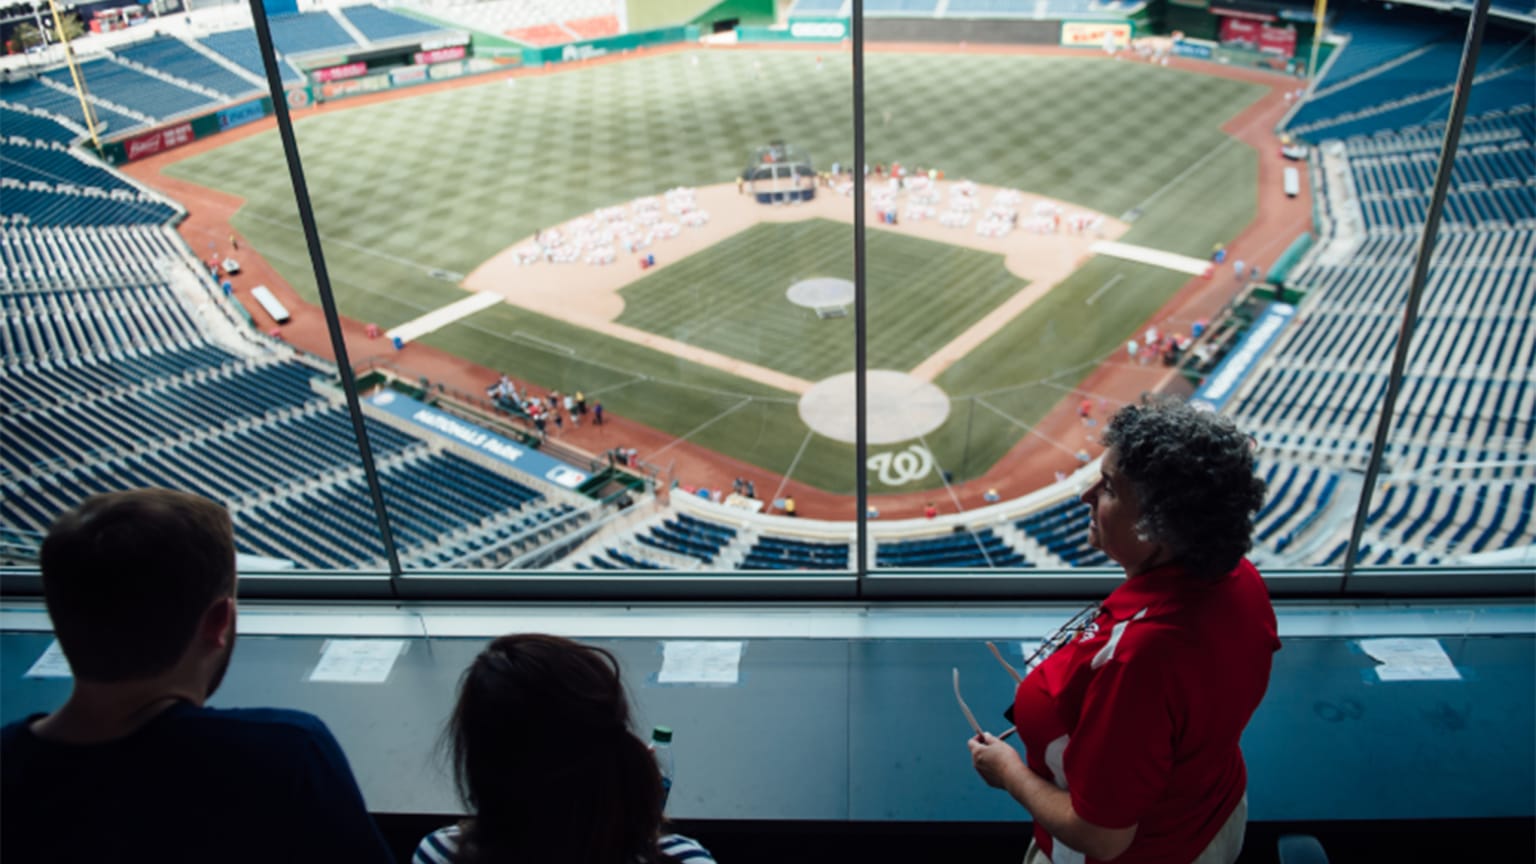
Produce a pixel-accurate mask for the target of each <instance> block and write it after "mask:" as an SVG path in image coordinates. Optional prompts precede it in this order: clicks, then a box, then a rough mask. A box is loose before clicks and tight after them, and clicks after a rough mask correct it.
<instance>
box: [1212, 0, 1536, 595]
mask: <svg viewBox="0 0 1536 864" xmlns="http://www.w3.org/2000/svg"><path fill="white" fill-rule="evenodd" d="M1334 24H1335V28H1336V30H1337V31H1338V32H1340V33H1348V34H1350V35H1351V36H1352V37H1353V39H1352V41H1351V42H1349V44H1348V46H1347V47H1345V48H1344V49H1342V51H1340V52H1339V53H1338V56H1337V57H1334V58H1332V60H1331V63H1330V64H1329V65H1327V66H1325V67H1324V70H1325V71H1324V73H1323V75H1322V76H1321V80H1320V81H1319V82H1318V84H1317V88H1316V90H1315V91H1314V92H1313V93H1312V94H1311V96H1310V97H1309V98H1308V99H1307V101H1306V102H1305V104H1303V105H1301V106H1300V107H1299V108H1298V109H1297V110H1296V111H1295V112H1294V113H1293V114H1292V115H1291V117H1290V118H1289V123H1288V127H1287V128H1288V130H1289V131H1290V132H1292V133H1294V135H1295V136H1296V137H1297V138H1298V139H1299V140H1302V141H1306V142H1308V143H1312V144H1316V145H1317V146H1315V147H1314V148H1312V150H1311V159H1310V172H1309V173H1310V175H1311V180H1312V188H1313V190H1314V192H1315V193H1317V200H1316V201H1315V203H1314V210H1315V212H1316V213H1317V214H1318V222H1319V224H1318V225H1317V226H1315V238H1316V243H1315V244H1314V245H1313V247H1312V248H1311V249H1310V250H1309V251H1308V252H1307V253H1306V254H1305V255H1303V256H1301V257H1300V258H1299V259H1298V262H1297V264H1296V266H1295V267H1294V268H1293V269H1290V270H1289V271H1288V272H1284V273H1279V272H1276V273H1275V274H1274V275H1275V276H1279V277H1282V279H1283V287H1282V289H1281V293H1282V295H1283V296H1282V299H1283V300H1284V301H1286V302H1288V303H1290V304H1292V305H1294V306H1295V313H1294V315H1288V316H1286V317H1287V318H1288V319H1289V320H1287V321H1284V322H1283V323H1282V322H1280V321H1279V320H1276V319H1271V321H1272V323H1273V326H1274V328H1275V330H1276V332H1277V333H1278V336H1277V338H1276V339H1275V341H1274V342H1273V344H1272V346H1271V347H1270V348H1269V349H1268V350H1267V351H1266V352H1265V353H1264V355H1263V359H1262V360H1261V361H1260V362H1259V364H1258V366H1257V368H1256V370H1255V372H1254V373H1252V374H1251V375H1250V378H1249V383H1247V384H1245V385H1244V386H1243V388H1242V389H1241V390H1240V391H1239V393H1238V396H1237V397H1236V407H1235V413H1236V415H1237V416H1238V417H1239V418H1240V420H1243V421H1245V422H1246V423H1247V425H1249V426H1250V427H1251V428H1252V429H1253V430H1254V431H1255V434H1256V435H1257V437H1258V439H1259V440H1260V442H1261V444H1262V445H1263V456H1262V457H1261V458H1262V460H1263V462H1264V463H1265V464H1269V465H1271V468H1269V469H1268V470H1270V471H1273V472H1274V479H1273V481H1272V491H1271V501H1270V502H1269V503H1268V504H1267V505H1266V514H1265V517H1264V518H1262V519H1261V520H1260V525H1259V533H1258V538H1257V540H1258V543H1257V549H1256V553H1255V554H1256V557H1258V558H1261V559H1262V560H1266V561H1271V562H1274V563H1275V564H1279V565H1284V566H1308V567H1338V566H1342V565H1343V563H1344V559H1345V558H1346V557H1347V552H1348V543H1349V538H1350V533H1351V529H1352V527H1353V524H1354V520H1355V519H1356V518H1357V507H1358V505H1359V503H1360V502H1361V500H1362V496H1361V493H1362V487H1363V485H1364V483H1365V482H1366V479H1365V478H1366V469H1367V464H1368V460H1369V459H1370V457H1371V455H1372V451H1373V439H1374V437H1375V435H1376V434H1377V428H1378V423H1379V422H1380V416H1381V413H1382V410H1383V407H1384V406H1383V401H1384V399H1385V395H1386V392H1387V385H1388V379H1389V375H1390V370H1391V367H1392V359H1393V357H1392V355H1393V351H1394V350H1395V347H1396V344H1397V339H1398V336H1399V333H1400V330H1401V327H1402V323H1403V315H1404V309H1405V307H1406V305H1407V301H1408V297H1409V289H1410V285H1411V282H1412V274H1413V270H1414V264H1415V260H1416V255H1417V253H1418V247H1419V243H1420V238H1421V236H1422V234H1423V231H1424V225H1425V221H1426V217H1427V214H1428V208H1429V205H1430V200H1431V193H1432V190H1433V186H1434V181H1435V174H1436V171H1437V170H1438V167H1439V161H1440V158H1439V157H1440V153H1441V150H1442V146H1443V139H1444V137H1445V135H1446V132H1447V120H1448V117H1449V114H1450V106H1451V93H1452V91H1453V86H1452V85H1453V84H1454V82H1455V76H1456V73H1457V67H1458V65H1459V63H1460V62H1461V55H1462V46H1463V40H1464V34H1465V32H1466V24H1467V15H1466V13H1464V12H1461V13H1455V14H1451V15H1447V14H1444V13H1430V12H1425V11H1423V10H1413V9H1409V8H1399V9H1397V10H1394V11H1393V12H1392V13H1387V12H1385V11H1383V10H1380V9H1371V8H1368V7H1359V8H1354V7H1346V9H1345V10H1344V11H1341V12H1340V15H1339V18H1338V20H1336V21H1335V22H1334ZM1404 39H1409V40H1416V41H1414V44H1413V46H1410V47H1411V48H1412V51H1411V53H1413V54H1414V56H1415V57H1417V58H1418V65H1416V66H1415V67H1414V69H1413V70H1412V71H1407V72H1398V73H1396V74H1394V75H1393V76H1392V77H1393V78H1394V79H1401V81H1402V83H1403V84H1405V85H1408V86H1410V87H1411V88H1412V90H1413V92H1412V95H1411V96H1410V97H1409V98H1407V99H1400V100H1398V104H1395V106H1394V105H1393V104H1381V103H1386V102H1387V96H1389V95H1394V94H1392V93H1389V92H1388V91H1383V90H1381V89H1379V87H1378V86H1377V85H1366V84H1364V83H1362V82H1361V81H1360V80H1359V79H1357V78H1356V77H1354V76H1356V75H1358V74H1359V73H1360V72H1361V71H1362V70H1365V69H1368V68H1371V66H1370V64H1371V63H1372V62H1379V61H1373V60H1372V59H1371V58H1377V57H1381V56H1390V54H1391V53H1392V51H1393V50H1404V46H1403V45H1401V44H1397V43H1400V42H1401V41H1402V40H1404ZM1362 58H1365V59H1362ZM1530 61H1531V46H1530V30H1529V27H1528V26H1519V25H1516V26H1511V24H1510V22H1508V21H1500V20H1499V19H1497V18H1495V19H1491V20H1490V23H1489V27H1488V30H1487V32H1486V34H1485V36H1484V40H1483V43H1482V46H1481V56H1480V58H1479V62H1478V65H1477V73H1478V79H1477V81H1478V82H1479V83H1477V84H1476V85H1475V86H1474V87H1473V89H1472V92H1471V98H1470V99H1469V103H1468V111H1467V116H1466V124H1465V127H1464V128H1463V130H1462V137H1461V142H1460V147H1459V149H1458V151H1457V154H1456V158H1455V164H1454V170H1453V173H1452V176H1451V182H1450V186H1449V195H1448V197H1447V199H1446V206H1445V210H1444V213H1443V217H1442V222H1441V224H1440V228H1439V232H1438V235H1437V238H1436V240H1435V242H1434V245H1433V257H1432V258H1431V266H1430V269H1429V271H1428V278H1427V280H1426V282H1425V284H1424V289H1423V293H1422V298H1421V301H1420V304H1419V309H1418V318H1417V320H1416V322H1415V330H1414V335H1413V339H1412V342H1411V343H1410V347H1409V350H1408V354H1407V363H1406V366H1405V367H1404V374H1403V378H1402V380H1401V390H1400V392H1399V395H1398V397H1397V403H1396V406H1395V410H1394V411H1393V416H1392V420H1391V426H1390V430H1391V431H1390V434H1389V437H1388V439H1387V443H1386V447H1385V448H1384V449H1383V452H1382V453H1381V466H1380V469H1379V476H1378V477H1377V479H1376V482H1375V483H1374V488H1373V489H1372V490H1371V495H1370V498H1369V501H1370V504H1369V509H1368V510H1367V511H1366V513H1365V514H1364V516H1365V519H1364V526H1363V532H1362V534H1361V542H1360V546H1359V549H1358V551H1357V554H1356V556H1355V563H1356V564H1357V565H1358V566H1361V567H1367V568H1368V567H1391V568H1402V567H1413V566H1420V567H1422V566H1425V565H1447V564H1456V565H1468V564H1509V563H1515V562H1518V561H1519V560H1520V556H1521V554H1522V553H1521V552H1520V551H1519V550H1520V549H1521V548H1522V547H1523V548H1526V549H1528V548H1529V547H1530V545H1531V529H1530V527H1529V526H1530V522H1529V513H1530V510H1531V503H1532V502H1531V500H1530V497H1529V495H1530V493H1531V488H1532V485H1533V484H1532V483H1531V477H1532V474H1531V468H1532V466H1531V463H1530V452H1531V429H1530V423H1529V417H1530V416H1531V411H1530V406H1529V400H1530V398H1531V397H1532V395H1536V394H1529V393H1528V392H1527V391H1528V389H1529V388H1528V387H1527V384H1526V382H1528V381H1529V380H1530V379H1531V373H1532V356H1531V352H1532V346H1533V345H1536V334H1533V333H1532V332H1531V329H1530V321H1531V312H1530V310H1531V306H1532V304H1531V298H1530V296H1529V291H1530V286H1531V284H1532V272H1531V271H1532V263H1531V262H1532V256H1531V249H1530V245H1531V241H1532V237H1533V234H1532V231H1531V227H1532V225H1533V224H1536V223H1533V221H1532V217H1533V216H1536V210H1533V209H1532V201H1533V199H1532V198H1531V196H1530V195H1529V189H1528V186H1527V185H1526V183H1527V180H1528V178H1529V176H1530V174H1531V167H1532V161H1531V152H1532V150H1531V146H1532V141H1533V137H1536V136H1533V130H1536V124H1533V121H1532V117H1533V114H1532V94H1533V92H1536V90H1533V87H1532V67H1531V65H1530ZM1362 64H1364V65H1362ZM1373 106H1377V107H1374V108H1373ZM1368 109H1369V110H1368ZM1277 270H1278V268H1277ZM1272 278H1273V277H1272ZM1274 308H1281V307H1273V308H1272V310H1271V314H1273V311H1274ZM1260 326H1263V325H1262V323H1261V325H1260ZM1256 329H1257V328H1256ZM1523 403H1524V404H1523ZM1524 554H1527V555H1528V553H1524Z"/></svg>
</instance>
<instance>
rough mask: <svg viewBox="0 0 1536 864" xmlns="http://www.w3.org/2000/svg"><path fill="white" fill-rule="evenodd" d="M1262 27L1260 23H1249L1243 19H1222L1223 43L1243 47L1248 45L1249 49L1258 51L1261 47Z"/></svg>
mask: <svg viewBox="0 0 1536 864" xmlns="http://www.w3.org/2000/svg"><path fill="white" fill-rule="evenodd" d="M1260 26H1262V25H1261V24H1260V23H1259V22H1258V21H1248V20H1246V19H1243V18H1222V19H1221V41H1222V42H1223V43H1229V42H1236V43H1238V44H1241V45H1247V46H1248V47H1249V48H1253V49H1257V48H1258V47H1259V27H1260Z"/></svg>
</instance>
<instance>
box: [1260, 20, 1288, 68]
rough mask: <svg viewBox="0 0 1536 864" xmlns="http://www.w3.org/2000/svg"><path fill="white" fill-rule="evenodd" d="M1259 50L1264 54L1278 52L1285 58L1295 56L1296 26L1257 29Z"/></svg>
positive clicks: (1267, 26)
mask: <svg viewBox="0 0 1536 864" xmlns="http://www.w3.org/2000/svg"><path fill="white" fill-rule="evenodd" d="M1259 50H1260V51H1263V52H1264V53H1266V54H1278V55H1280V56H1281V57H1285V58H1287V59H1289V58H1291V57H1295V56H1296V28H1294V27H1271V26H1269V25H1268V24H1265V25H1263V26H1262V27H1261V28H1260V29H1259Z"/></svg>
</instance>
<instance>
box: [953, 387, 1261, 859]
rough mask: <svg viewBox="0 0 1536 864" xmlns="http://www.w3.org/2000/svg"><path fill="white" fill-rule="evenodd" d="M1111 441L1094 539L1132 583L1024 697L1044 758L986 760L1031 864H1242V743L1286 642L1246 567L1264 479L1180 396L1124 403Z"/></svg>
mask: <svg viewBox="0 0 1536 864" xmlns="http://www.w3.org/2000/svg"><path fill="white" fill-rule="evenodd" d="M1103 440H1104V444H1105V445H1106V447H1107V448H1108V449H1107V450H1106V452H1105V454H1104V459H1103V462H1102V466H1101V471H1102V476H1101V477H1100V479H1099V480H1098V482H1097V483H1095V484H1094V485H1093V486H1092V487H1090V488H1089V489H1088V491H1087V492H1085V493H1083V502H1084V503H1086V504H1087V505H1088V506H1089V507H1090V508H1091V514H1092V517H1091V521H1090V522H1089V527H1088V541H1089V543H1091V544H1092V545H1093V546H1095V547H1097V548H1098V549H1101V550H1103V552H1104V553H1105V554H1106V555H1108V556H1109V557H1110V558H1111V559H1113V560H1114V561H1115V562H1116V563H1118V564H1119V565H1120V566H1121V567H1123V568H1124V569H1125V575H1126V581H1125V583H1124V584H1123V585H1121V586H1120V587H1119V588H1117V589H1115V591H1114V593H1112V594H1110V595H1109V597H1108V598H1106V599H1105V600H1104V602H1103V603H1102V604H1100V606H1099V607H1098V610H1097V613H1096V614H1095V615H1093V616H1091V620H1089V621H1088V623H1087V624H1085V625H1084V626H1083V627H1081V629H1080V630H1078V631H1077V632H1075V633H1071V634H1069V635H1067V637H1066V639H1065V641H1064V642H1063V644H1062V647H1061V648H1060V649H1059V650H1057V651H1055V652H1054V653H1052V654H1051V655H1050V656H1049V657H1047V658H1046V659H1045V660H1044V661H1043V662H1040V664H1039V665H1038V666H1036V667H1035V668H1034V669H1033V670H1031V671H1030V672H1029V673H1028V674H1027V675H1026V676H1025V678H1024V681H1023V682H1022V683H1021V684H1020V685H1019V688H1018V692H1017V693H1016V695H1015V697H1014V705H1013V719H1014V721H1015V723H1016V724H1017V726H1018V731H1019V739H1020V740H1021V741H1022V742H1023V744H1024V748H1025V752H1026V753H1027V754H1028V757H1027V762H1026V761H1025V759H1024V758H1021V757H1020V755H1019V752H1018V751H1017V750H1015V749H1014V748H1013V747H1012V746H1010V745H1009V744H1008V743H1006V742H1003V741H1000V740H999V739H998V738H996V737H995V736H993V735H990V734H986V735H983V736H982V737H981V738H980V739H972V740H971V743H970V749H971V759H972V762H973V763H974V765H975V767H976V771H977V773H979V774H980V775H981V776H982V778H983V779H985V780H986V781H987V783H989V784H991V785H992V786H995V787H998V788H1001V789H1005V790H1007V791H1008V793H1009V794H1010V795H1012V796H1013V797H1014V799H1015V800H1017V801H1018V802H1019V803H1020V804H1022V805H1023V806H1024V807H1025V809H1027V810H1029V812H1030V814H1031V815H1032V816H1033V817H1034V822H1035V840H1034V843H1033V844H1031V847H1030V851H1029V853H1028V854H1027V855H1026V857H1025V864H1039V862H1050V864H1087V862H1094V861H1115V862H1123V864H1190V862H1196V864H1231V862H1233V861H1236V860H1237V856H1238V853H1239V852H1240V851H1241V849H1242V838H1243V831H1244V828H1245V826H1246V825H1247V813H1248V807H1247V795H1246V792H1247V786H1248V777H1247V771H1246V769H1245V767H1244V765H1243V756H1242V752H1241V751H1240V750H1239V748H1238V740H1239V739H1240V738H1241V737H1242V733H1243V728H1244V727H1245V726H1247V725H1248V719H1249V718H1250V717H1252V716H1253V712H1254V710H1255V709H1256V708H1258V706H1259V702H1260V701H1261V700H1262V699H1263V698H1264V691H1265V690H1266V689H1267V688H1268V686H1269V673H1270V666H1271V662H1272V660H1273V655H1274V652H1275V651H1277V650H1279V648H1280V640H1279V638H1278V636H1277V635H1276V629H1275V613H1274V609H1273V608H1272V607H1271V606H1270V602H1269V593H1268V591H1267V589H1266V588H1265V587H1264V582H1263V580H1262V579H1261V578H1260V577H1259V573H1258V571H1257V570H1255V569H1254V567H1253V565H1252V564H1251V563H1249V562H1248V560H1247V559H1246V558H1244V557H1243V556H1244V555H1245V554H1246V552H1247V551H1248V548H1249V546H1250V545H1251V539H1252V534H1253V521H1252V520H1253V514H1254V513H1255V512H1256V511H1257V510H1258V509H1259V507H1260V505H1261V504H1262V503H1263V500H1264V483H1263V481H1262V480H1260V479H1259V478H1258V477H1256V476H1255V475H1254V459H1253V451H1252V448H1251V446H1250V443H1249V440H1248V438H1247V436H1245V435H1244V434H1243V433H1241V432H1239V431H1238V430H1237V428H1236V427H1235V426H1234V425H1233V424H1232V422H1231V421H1229V420H1227V419H1225V418H1222V417H1219V416H1217V415H1215V414H1211V413H1209V412H1205V411H1199V410H1196V409H1194V408H1191V407H1189V406H1187V405H1184V404H1182V403H1179V402H1177V401H1162V400H1159V401H1153V402H1148V403H1146V404H1142V405H1130V406H1127V407H1125V408H1122V409H1121V410H1120V411H1119V412H1117V413H1116V414H1115V416H1114V418H1113V419H1112V420H1111V421H1110V424H1109V428H1108V429H1107V430H1106V431H1105V433H1104V438H1103Z"/></svg>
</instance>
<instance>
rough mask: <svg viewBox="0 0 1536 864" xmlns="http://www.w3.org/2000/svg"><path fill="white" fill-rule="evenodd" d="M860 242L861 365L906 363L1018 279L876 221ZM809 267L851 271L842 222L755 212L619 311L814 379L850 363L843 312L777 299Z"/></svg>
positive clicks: (820, 273) (995, 262) (816, 271)
mask: <svg viewBox="0 0 1536 864" xmlns="http://www.w3.org/2000/svg"><path fill="white" fill-rule="evenodd" d="M867 242H868V249H869V275H868V284H869V297H870V302H869V343H868V352H869V365H870V368H872V369H899V370H903V371H905V370H907V369H911V368H912V367H914V366H916V365H917V364H918V363H921V362H922V361H923V360H925V359H927V357H928V356H929V355H930V354H932V353H934V352H935V351H937V350H938V349H939V348H942V347H943V346H944V345H947V344H948V343H949V342H950V340H952V339H954V338H955V337H956V336H958V335H960V334H961V333H962V332H964V330H965V328H967V327H969V326H970V325H971V324H974V323H975V322H976V321H977V320H978V319H980V318H981V317H982V316H983V315H985V314H986V313H987V312H989V311H991V310H992V308H993V307H995V306H997V304H999V303H1001V302H1002V301H1004V300H1006V299H1007V298H1009V297H1011V296H1013V295H1014V294H1015V293H1017V292H1019V291H1020V290H1023V288H1024V286H1025V285H1026V284H1027V283H1026V282H1025V281H1024V280H1022V279H1020V278H1018V277H1017V276H1015V275H1013V274H1012V273H1010V272H1008V270H1007V268H1006V267H1004V266H1003V256H1001V255H994V254H988V253H985V252H977V251H975V250H972V249H962V248H960V247H958V246H951V245H949V244H946V243H935V242H934V241H932V240H923V239H920V238H915V237H902V236H898V235H894V234H890V233H887V232H884V231H880V230H877V229H871V230H870V231H869V233H868V235H867ZM817 277H835V278H839V279H849V280H851V279H852V278H853V226H852V225H847V224H842V223H838V222H831V221H828V220H825V219H811V220H807V221H805V222H791V223H761V224H758V225H754V226H753V227H751V228H748V229H747V230H745V231H743V232H741V233H740V234H736V235H734V236H732V237H730V238H728V239H727V240H725V241H724V242H722V243H718V244H716V245H715V246H713V247H711V248H709V249H706V250H704V251H703V252H699V253H696V254H694V255H690V256H689V257H688V258H686V259H685V260H683V261H679V262H678V263H677V265H676V266H673V267H669V268H667V269H666V270H662V271H661V272H659V273H655V274H653V275H651V276H647V277H645V278H644V279H641V280H640V281H638V282H635V283H632V284H630V285H629V286H628V287H626V288H624V289H623V291H621V292H620V294H621V295H622V296H623V297H624V304H625V305H624V314H623V315H621V316H620V317H619V322H620V323H623V324H630V325H633V326H635V327H638V328H640V329H642V330H649V331H651V332H652V333H657V334H660V335H662V336H667V337H670V338H672V339H676V340H678V341H681V342H687V343H688V344H691V345H699V346H702V347H704V348H708V349H710V350H712V351H719V352H720V353H722V354H727V355H729V356H731V357H736V358H739V359H742V360H746V361H749V362H752V363H756V364H758V365H760V366H767V367H770V368H773V369H777V370H779V371H780V372H787V373H789V374H790V375H795V376H797V377H800V378H805V379H807V380H809V381H812V382H815V381H819V380H821V379H822V378H827V377H830V376H832V375H836V374H838V373H840V372H848V371H851V370H852V369H853V367H854V358H853V336H854V327H853V318H852V317H851V312H850V316H849V317H844V318H829V319H825V320H822V319H819V318H817V317H816V313H815V311H814V310H811V309H808V308H806V307H803V306H797V305H795V304H793V303H791V302H789V300H788V299H786V298H785V292H786V291H787V290H788V289H789V287H790V286H791V285H793V284H794V283H796V282H799V281H801V280H804V279H814V278H817ZM851 305H852V304H850V306H851Z"/></svg>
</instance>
